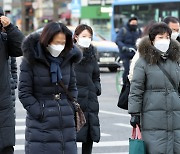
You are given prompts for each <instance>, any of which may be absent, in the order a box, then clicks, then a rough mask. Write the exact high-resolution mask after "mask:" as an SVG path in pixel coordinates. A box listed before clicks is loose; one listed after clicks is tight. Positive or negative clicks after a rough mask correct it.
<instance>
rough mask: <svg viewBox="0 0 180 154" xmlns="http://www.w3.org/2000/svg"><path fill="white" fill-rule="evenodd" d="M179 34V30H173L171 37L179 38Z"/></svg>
mask: <svg viewBox="0 0 180 154" xmlns="http://www.w3.org/2000/svg"><path fill="white" fill-rule="evenodd" d="M178 36H179V33H178V32H172V34H171V38H172V39H175V40H176V39H177V37H178Z"/></svg>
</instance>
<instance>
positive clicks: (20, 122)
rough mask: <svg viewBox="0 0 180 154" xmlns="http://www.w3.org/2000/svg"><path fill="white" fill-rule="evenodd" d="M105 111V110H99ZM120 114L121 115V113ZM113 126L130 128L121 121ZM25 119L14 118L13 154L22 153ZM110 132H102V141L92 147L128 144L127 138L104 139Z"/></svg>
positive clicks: (118, 153)
mask: <svg viewBox="0 0 180 154" xmlns="http://www.w3.org/2000/svg"><path fill="white" fill-rule="evenodd" d="M101 112H103V113H105V111H101ZM106 114H114V113H106ZM121 116H122V115H121ZM124 116H126V114H124ZM113 125H114V126H117V127H125V128H131V127H130V126H129V125H127V124H123V123H114V124H113ZM24 131H25V119H18V118H17V119H16V146H15V154H24V141H25V135H24ZM111 136H112V135H111V134H108V133H105V132H102V133H101V138H103V141H101V142H99V143H94V144H93V147H94V148H115V147H127V146H128V145H129V142H128V140H124V141H106V138H111ZM81 145H82V144H81V143H77V146H78V148H81ZM93 154H107V153H93ZM108 154H128V152H117V153H113V152H112V153H111V152H108Z"/></svg>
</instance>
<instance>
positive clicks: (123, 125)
mask: <svg viewBox="0 0 180 154" xmlns="http://www.w3.org/2000/svg"><path fill="white" fill-rule="evenodd" d="M113 125H116V126H122V127H127V128H132V126H131V125H130V124H123V123H114V124H113Z"/></svg>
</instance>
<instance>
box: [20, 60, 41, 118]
mask: <svg viewBox="0 0 180 154" xmlns="http://www.w3.org/2000/svg"><path fill="white" fill-rule="evenodd" d="M18 90H19V91H18V96H19V100H20V102H21V103H22V104H23V106H24V108H25V109H26V110H27V111H28V113H29V114H30V115H31V116H32V117H34V118H35V119H39V118H40V117H41V115H42V114H41V110H40V104H39V102H38V101H37V99H36V98H35V97H34V96H33V72H32V69H31V66H30V64H29V63H28V62H27V61H26V60H25V59H23V60H22V63H21V65H20V75H19V85H18Z"/></svg>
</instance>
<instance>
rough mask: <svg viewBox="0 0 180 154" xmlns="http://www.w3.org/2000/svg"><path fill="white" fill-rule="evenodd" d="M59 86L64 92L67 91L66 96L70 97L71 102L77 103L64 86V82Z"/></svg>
mask: <svg viewBox="0 0 180 154" xmlns="http://www.w3.org/2000/svg"><path fill="white" fill-rule="evenodd" d="M59 85H60V86H61V87H62V88H63V90H64V91H65V93H66V95H67V96H68V98H69V100H70V102H71V103H72V102H76V101H75V99H74V98H73V97H72V96H71V94H70V93H69V91H68V89H67V88H66V86H65V85H64V83H63V82H62V81H60V82H59Z"/></svg>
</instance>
